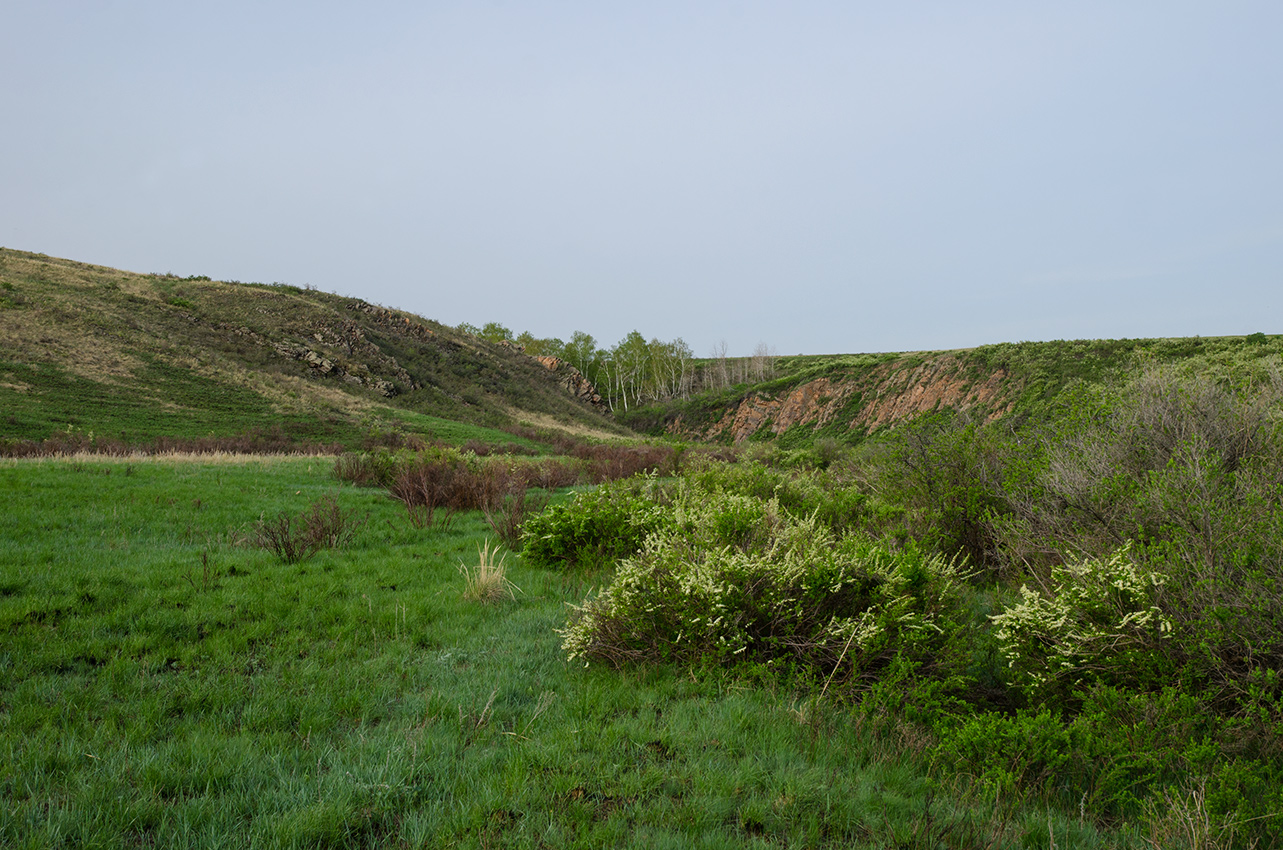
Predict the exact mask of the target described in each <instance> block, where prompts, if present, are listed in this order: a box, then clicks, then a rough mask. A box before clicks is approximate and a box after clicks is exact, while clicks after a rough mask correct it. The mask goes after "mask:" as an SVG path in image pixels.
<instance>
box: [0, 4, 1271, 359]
mask: <svg viewBox="0 0 1283 850" xmlns="http://www.w3.org/2000/svg"><path fill="white" fill-rule="evenodd" d="M0 22H2V23H3V28H4V32H5V49H4V50H3V51H0V108H2V109H3V112H2V113H0V114H3V115H4V117H5V120H4V123H3V129H2V130H0V201H2V203H0V245H4V246H6V247H11V248H20V249H23V250H30V251H39V252H43V253H47V254H52V255H54V256H62V257H69V258H72V259H76V260H82V261H85V262H93V263H102V264H105V265H111V266H117V267H120V268H125V269H130V270H133V271H141V272H167V271H172V272H173V273H175V274H179V275H184V276H186V275H194V274H205V275H209V276H211V277H214V278H221V279H237V280H246V281H250V280H255V281H264V282H272V281H281V282H286V283H292V284H296V285H304V284H310V285H312V286H315V287H317V288H318V289H325V290H329V291H334V292H340V293H343V294H349V295H356V296H360V297H362V298H365V299H367V300H370V301H373V302H376V303H380V304H384V305H386V306H390V307H397V308H402V309H406V310H411V311H413V312H416V313H419V314H421V315H423V316H426V317H428V318H432V319H436V320H438V321H442V322H446V323H448V324H457V323H459V322H462V321H468V322H472V323H474V324H478V325H480V324H483V323H485V322H487V321H499V322H502V323H503V324H505V325H507V326H509V327H510V328H512V329H513V330H514V331H518V332H519V331H522V330H529V331H531V332H532V333H534V334H535V335H537V336H558V337H561V338H563V339H565V338H568V337H569V335H570V334H571V332H572V331H574V330H585V331H588V332H589V333H592V334H593V335H594V336H596V337H597V339H598V341H599V343H601V344H603V345H609V344H612V343H614V342H615V341H617V340H619V339H620V338H622V337H623V336H624V335H625V334H627V333H628V332H629V331H630V330H633V329H636V330H639V331H641V332H642V333H643V334H644V335H646V336H647V337H656V336H657V337H660V338H663V339H672V338H674V337H678V336H680V337H683V338H684V339H686V340H687V341H688V342H689V343H690V344H691V345H692V347H693V348H694V349H695V351H696V353H697V354H707V353H709V351H710V349H711V348H712V346H713V345H714V344H716V343H717V342H718V341H719V340H721V339H725V340H726V341H727V342H728V344H729V347H730V350H731V352H732V353H738V354H747V353H749V352H751V350H752V349H753V347H754V346H755V345H756V344H757V343H758V342H766V343H767V344H768V345H771V346H773V347H774V348H775V349H776V350H777V351H778V352H779V353H781V354H794V353H799V352H806V353H836V352H862V351H885V350H911V349H924V348H955V347H963V346H970V345H977V344H983V343H990V342H1004V341H1019V340H1036V339H1058V338H1066V339H1068V338H1083V337H1087V338H1117V337H1148V336H1194V335H1202V336H1213V335H1221V334H1241V333H1251V332H1254V331H1258V330H1259V331H1265V332H1267V333H1279V332H1283V323H1281V322H1280V307H1283V3H1278V2H1233V0H1221V2H1205V3H1189V2H1179V0H1164V2H1126V0H1111V2H1091V0H1088V2H1074V3H1031V2H985V0H973V2H966V3H957V2H904V3H884V2H877V3H874V2H852V1H851V0H848V2H806V0H800V1H799V2H788V3H785V2H771V3H766V2H690V0H685V2H668V0H650V2H645V3H622V2H618V3H604V2H600V0H598V2H524V3H521V2H512V1H511V0H510V1H509V2H386V1H385V0H372V2H364V3H361V4H356V3H337V2H295V3H286V2H270V0H268V1H267V2H261V1H260V2H241V0H226V2H222V3H217V4H202V5H201V6H200V7H197V6H196V5H195V4H186V3H174V2H111V1H110V0H101V2H58V0H41V2H29V0H8V2H6V3H5V4H4V7H3V10H0Z"/></svg>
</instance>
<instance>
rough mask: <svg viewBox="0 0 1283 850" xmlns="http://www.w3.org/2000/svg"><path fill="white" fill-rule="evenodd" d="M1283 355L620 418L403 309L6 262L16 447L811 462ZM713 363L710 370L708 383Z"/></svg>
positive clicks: (1255, 372)
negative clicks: (954, 415) (883, 438)
mask: <svg viewBox="0 0 1283 850" xmlns="http://www.w3.org/2000/svg"><path fill="white" fill-rule="evenodd" d="M1281 354H1283V337H1280V336H1266V335H1264V334H1260V333H1258V334H1252V335H1250V336H1247V337H1216V338H1199V337H1194V338H1183V339H1148V340H1131V339H1124V340H1074V341H1054V342H1020V343H1004V344H1000V345H989V346H982V347H978V348H972V349H964V350H956V351H931V352H904V353H884V354H847V355H810V356H797V357H782V358H776V359H775V360H774V362H773V364H772V367H771V369H770V370H769V374H768V375H767V376H765V380H760V381H744V382H740V383H735V384H733V385H731V386H722V387H720V388H717V389H710V390H707V391H704V392H701V393H698V394H696V395H694V396H692V397H689V398H684V399H672V400H668V401H664V402H660V403H655V404H652V405H650V406H648V407H642V408H634V409H632V410H629V411H626V412H619V413H617V415H616V416H613V417H612V416H611V415H610V414H608V413H606V412H605V411H604V410H602V409H600V408H598V407H594V406H593V405H591V404H589V403H585V402H583V401H581V400H578V399H577V398H576V397H575V395H574V393H573V392H572V391H570V390H569V389H567V385H566V375H564V374H561V373H559V372H553V371H550V370H548V369H546V368H545V367H544V366H542V365H541V364H540V363H539V362H538V361H536V360H535V359H534V358H532V357H527V356H525V355H524V354H522V353H521V352H520V351H519V350H518V349H516V348H515V347H512V346H509V345H505V344H494V343H491V342H487V341H486V340H483V339H480V338H478V337H475V336H472V335H470V334H466V333H462V332H460V331H458V330H455V329H454V328H450V327H447V326H445V325H442V324H440V323H438V322H434V321H431V320H429V319H424V318H422V317H420V316H416V315H414V314H411V313H406V312H404V311H400V310H394V309H387V308H384V307H381V306H377V305H373V304H370V303H367V302H365V301H362V300H360V299H356V298H349V297H344V296H339V295H333V294H330V293H326V292H320V291H317V290H313V289H300V288H298V287H294V286H285V285H276V284H273V285H265V284H257V283H251V284H245V283H239V282H220V281H212V280H209V279H207V278H204V277H191V278H179V277H175V276H173V275H157V274H137V273H133V272H125V271H120V270H117V269H111V268H106V267H103V266H95V265H89V264H86V263H80V262H74V261H71V260H62V259H56V258H52V257H47V256H44V255H41V254H31V253H26V252H21V251H15V250H11V249H0V439H7V440H10V441H13V440H44V439H48V438H50V437H51V436H56V435H69V436H71V437H75V438H76V440H78V441H79V442H80V443H83V442H84V441H85V440H86V439H87V438H88V437H89V436H90V435H92V436H93V437H94V438H96V439H104V438H110V439H113V440H119V441H122V442H126V443H140V442H143V443H145V442H148V441H155V440H156V439H158V438H162V437H167V438H180V439H183V438H186V439H191V438H204V437H232V436H243V435H250V437H251V438H253V439H258V440H259V442H260V443H263V442H267V443H271V444H280V443H282V442H284V443H294V444H299V443H314V444H315V443H321V444H326V445H333V444H339V445H343V446H345V447H351V446H354V445H357V444H359V443H361V442H362V441H364V440H367V439H368V438H369V437H370V436H371V435H386V434H389V433H397V432H404V433H412V434H419V435H424V436H427V437H429V438H436V439H443V440H446V441H448V442H454V443H463V442H465V441H466V440H468V439H480V440H483V441H486V442H491V443H502V442H508V441H511V440H512V439H513V437H512V434H511V431H513V430H519V431H523V432H524V433H526V434H529V433H531V429H530V427H529V426H535V427H537V428H558V429H562V430H569V431H572V432H574V433H578V434H581V435H592V436H597V437H611V436H628V435H632V434H635V433H644V434H650V435H653V436H661V435H666V436H672V437H677V438H680V439H684V440H694V441H709V442H721V443H742V442H745V441H749V440H752V441H772V442H775V443H777V444H779V445H781V446H782V447H786V448H794V447H803V446H808V445H810V444H811V443H813V442H814V441H815V440H816V439H820V438H826V439H830V440H837V441H839V442H844V443H855V442H859V441H860V440H862V439H864V438H865V437H867V436H868V435H870V434H874V433H877V432H879V431H881V430H884V429H886V428H888V427H891V426H894V425H895V424H897V423H899V422H902V421H905V420H909V419H913V418H915V417H918V416H921V415H923V414H926V413H931V412H935V411H937V410H963V411H969V412H970V413H971V414H972V415H973V417H975V418H978V419H979V420H981V421H988V420H993V419H998V418H1003V417H1014V418H1015V419H1017V420H1025V419H1029V418H1043V417H1046V416H1049V415H1054V413H1055V411H1056V409H1057V404H1058V401H1057V400H1058V398H1059V396H1060V394H1061V393H1062V392H1063V391H1064V390H1065V389H1067V388H1069V387H1072V386H1075V385H1078V384H1081V383H1084V382H1087V383H1097V382H1111V381H1118V380H1122V379H1123V378H1124V377H1125V376H1127V375H1129V374H1133V373H1134V372H1135V371H1136V370H1137V369H1138V368H1139V367H1141V366H1142V365H1143V364H1146V363H1171V362H1181V363H1184V364H1185V365H1187V366H1190V367H1192V368H1193V369H1195V370H1197V371H1200V372H1205V373H1211V374H1217V375H1222V376H1224V375H1231V376H1234V378H1235V379H1236V380H1240V381H1249V382H1251V381H1258V382H1259V381H1262V380H1268V379H1269V378H1270V375H1272V374H1277V373H1278V371H1279V368H1278V364H1279V363H1280V355H1281ZM747 360H748V359H747V358H745V359H744V361H745V363H747ZM715 365H717V364H716V363H715V362H714V361H711V360H709V361H697V362H696V363H695V364H694V366H695V372H696V374H697V376H703V377H701V378H700V379H699V380H697V381H696V385H697V386H698V385H704V386H708V385H710V384H711V383H712V382H711V381H707V380H704V378H706V377H707V374H708V373H711V371H712V370H713V368H714V366H715ZM721 365H722V367H723V368H724V367H725V364H724V363H723V364H721ZM741 365H744V364H741ZM562 368H563V370H564V369H566V368H568V367H562ZM732 371H734V370H732ZM748 373H749V370H748V369H741V370H739V374H741V375H746V374H748ZM522 426H525V427H524V428H523V427H522ZM518 441H520V440H518Z"/></svg>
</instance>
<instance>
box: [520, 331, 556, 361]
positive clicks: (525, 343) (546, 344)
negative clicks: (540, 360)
mask: <svg viewBox="0 0 1283 850" xmlns="http://www.w3.org/2000/svg"><path fill="white" fill-rule="evenodd" d="M514 342H516V343H517V345H520V346H521V348H522V350H524V351H525V352H526V353H527V354H529V355H530V356H531V357H557V358H560V359H562V360H564V359H566V358H565V353H566V344H565V343H564V342H562V341H561V340H559V339H557V338H556V337H550V338H548V339H540V338H539V337H537V336H535V335H534V334H532V333H531V332H530V331H522V332H521V333H520V334H518V335H517V338H516V340H514Z"/></svg>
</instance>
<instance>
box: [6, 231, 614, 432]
mask: <svg viewBox="0 0 1283 850" xmlns="http://www.w3.org/2000/svg"><path fill="white" fill-rule="evenodd" d="M0 411H3V415H2V416H0V437H3V438H8V439H11V440H13V439H27V440H42V439H46V438H48V437H50V436H51V435H52V434H55V433H57V432H66V431H68V430H70V431H72V432H77V433H81V434H89V433H93V434H95V435H96V436H98V437H110V438H112V439H120V440H123V441H127V442H146V441H148V440H153V439H155V438H157V437H161V436H165V437H189V438H190V437H205V436H210V435H213V436H219V437H225V436H231V435H240V434H246V433H273V434H276V435H277V436H282V435H283V436H284V438H285V439H287V440H290V441H293V442H323V443H340V444H343V445H352V444H355V443H357V442H359V441H360V440H361V439H362V438H364V437H366V436H368V435H369V434H370V433H372V432H374V433H379V432H387V431H406V432H411V433H418V434H424V435H428V436H438V437H443V438H446V439H450V438H451V437H458V436H462V435H473V436H475V435H481V436H482V437H483V438H484V437H485V436H487V435H488V436H490V437H492V438H493V439H500V438H502V439H504V440H510V439H512V438H511V436H510V435H507V434H502V435H499V434H494V433H490V434H488V432H486V431H485V430H478V429H504V428H513V427H514V426H520V425H526V426H532V425H533V426H538V427H550V426H555V427H559V428H562V429H569V430H574V431H577V432H580V433H590V434H594V435H599V436H611V435H623V434H626V433H627V431H626V430H625V429H623V428H622V427H620V426H619V425H617V424H615V423H614V422H612V421H611V419H610V418H609V417H608V416H607V415H605V414H604V413H602V412H600V411H599V410H596V409H594V408H593V407H592V406H591V405H588V404H585V403H583V402H580V401H578V400H576V399H575V398H574V397H573V395H572V394H571V393H569V392H568V391H567V390H566V389H565V388H564V387H563V386H562V384H561V378H560V377H559V376H558V375H557V374H556V373H554V372H552V371H550V370H548V369H546V368H544V367H543V366H541V365H540V364H539V363H538V362H536V361H535V360H534V359H533V358H530V357H526V356H525V355H523V354H521V353H520V352H518V351H517V350H515V349H513V348H510V347H506V346H502V345H493V344H490V343H488V342H485V341H484V340H480V339H477V338H476V337H473V336H470V335H468V334H464V333H460V332H458V331H456V330H454V329H452V328H449V327H446V326H444V325H441V324H439V323H437V322H433V321H430V320H427V319H423V318H421V317H419V316H415V315H413V314H410V313H406V312H402V311H399V310H390V309H386V308H383V307H380V306H376V305H372V304H369V303H366V302H365V301H362V300H360V299H356V298H347V297H343V296H339V295H333V294H330V293H326V292H319V291H316V290H311V289H300V288H298V287H293V286H284V285H263V284H244V283H239V282H220V281H212V280H209V279H207V278H203V277H192V278H179V277H175V276H173V275H156V274H136V273H133V272H125V271H120V270H117V269H111V268H106V267H103V266H95V265H89V264H86V263H79V262H74V261H70V260H62V259H56V258H52V257H47V256H44V255H40V254H31V253H25V252H21V251H15V250H10V249H0ZM461 423H462V424H463V425H466V426H470V427H465V428H463V429H462V430H461V429H460V424H461Z"/></svg>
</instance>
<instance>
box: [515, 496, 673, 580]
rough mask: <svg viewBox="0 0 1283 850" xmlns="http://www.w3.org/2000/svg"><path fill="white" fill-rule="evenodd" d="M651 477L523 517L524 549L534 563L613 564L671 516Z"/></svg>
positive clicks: (630, 552)
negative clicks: (656, 494)
mask: <svg viewBox="0 0 1283 850" xmlns="http://www.w3.org/2000/svg"><path fill="white" fill-rule="evenodd" d="M653 493H654V484H653V483H652V482H651V481H650V480H649V479H632V480H625V481H620V482H618V483H615V484H608V485H603V486H600V487H597V488H595V489H593V490H590V491H588V492H585V493H578V494H576V495H575V497H574V499H572V500H571V501H569V502H565V503H562V504H557V505H553V506H552V507H550V508H548V509H547V510H546V511H544V512H543V513H542V514H539V515H538V516H534V517H531V518H529V519H527V520H526V522H525V525H524V528H523V531H522V555H523V556H524V557H525V559H526V560H527V561H528V562H530V563H532V564H541V565H543V566H548V567H561V568H583V567H589V568H592V567H600V566H604V565H610V564H613V563H614V562H615V561H617V560H618V559H620V558H623V557H626V556H628V555H631V554H633V553H635V552H636V551H637V550H638V549H640V548H641V546H642V543H643V541H645V539H646V537H647V535H649V534H650V533H652V532H654V531H656V530H657V529H659V528H660V527H662V526H663V525H666V524H668V523H670V522H671V521H672V514H671V512H670V511H668V510H666V509H665V508H663V507H661V506H659V505H657V504H656V503H655V501H654V499H653V497H652V494H653Z"/></svg>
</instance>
